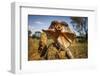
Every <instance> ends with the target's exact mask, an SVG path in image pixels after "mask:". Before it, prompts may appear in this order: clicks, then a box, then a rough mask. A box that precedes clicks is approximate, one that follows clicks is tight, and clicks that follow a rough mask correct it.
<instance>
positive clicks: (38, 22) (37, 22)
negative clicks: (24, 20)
mask: <svg viewBox="0 0 100 76" xmlns="http://www.w3.org/2000/svg"><path fill="white" fill-rule="evenodd" d="M34 23H36V24H44V23H43V22H40V21H36V22H34Z"/></svg>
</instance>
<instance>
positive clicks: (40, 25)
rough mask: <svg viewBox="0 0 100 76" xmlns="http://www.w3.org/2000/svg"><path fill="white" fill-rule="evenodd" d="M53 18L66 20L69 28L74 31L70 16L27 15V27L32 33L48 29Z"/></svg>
mask: <svg viewBox="0 0 100 76" xmlns="http://www.w3.org/2000/svg"><path fill="white" fill-rule="evenodd" d="M53 20H57V21H65V22H67V24H68V25H69V27H70V29H71V30H72V31H74V32H75V30H74V29H73V27H72V24H71V19H70V16H50V15H49V16H47V15H28V28H29V30H31V31H32V34H34V32H35V31H41V30H42V29H48V27H49V26H50V24H51V22H52V21H53Z"/></svg>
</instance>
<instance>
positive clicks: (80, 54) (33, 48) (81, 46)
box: [28, 38, 88, 61]
mask: <svg viewBox="0 0 100 76" xmlns="http://www.w3.org/2000/svg"><path fill="white" fill-rule="evenodd" d="M50 43H52V40H49V42H48V45H49V44H50ZM38 47H39V39H36V38H35V39H32V38H29V40H28V60H29V61H31V60H44V58H43V57H40V54H39V53H38ZM69 48H70V50H71V52H72V54H73V55H74V58H75V59H80V58H88V46H87V43H86V42H84V43H79V42H76V43H73V44H72V45H71V46H70V47H69ZM48 50H49V51H50V52H49V53H48V57H50V59H58V58H56V52H57V49H55V47H52V46H51V47H50V48H49V49H48ZM58 55H59V56H61V57H62V58H61V59H67V58H66V57H65V54H64V52H60V53H58ZM48 59H49V58H48Z"/></svg>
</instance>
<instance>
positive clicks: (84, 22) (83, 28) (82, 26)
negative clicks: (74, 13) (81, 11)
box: [71, 17, 88, 38]
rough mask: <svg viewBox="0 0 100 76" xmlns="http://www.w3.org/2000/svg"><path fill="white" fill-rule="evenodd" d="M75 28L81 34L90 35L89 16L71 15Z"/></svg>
mask: <svg viewBox="0 0 100 76" xmlns="http://www.w3.org/2000/svg"><path fill="white" fill-rule="evenodd" d="M71 20H72V22H71V23H72V25H73V28H74V29H75V30H76V31H77V32H78V33H79V35H80V36H85V37H86V38H87V36H88V18H87V17H71Z"/></svg>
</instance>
